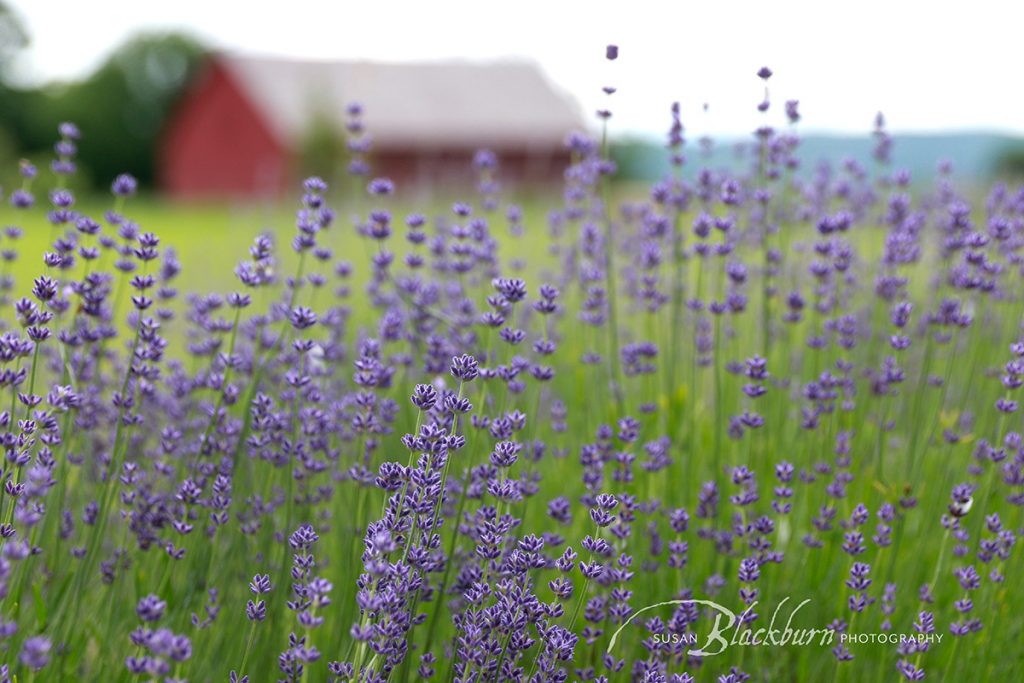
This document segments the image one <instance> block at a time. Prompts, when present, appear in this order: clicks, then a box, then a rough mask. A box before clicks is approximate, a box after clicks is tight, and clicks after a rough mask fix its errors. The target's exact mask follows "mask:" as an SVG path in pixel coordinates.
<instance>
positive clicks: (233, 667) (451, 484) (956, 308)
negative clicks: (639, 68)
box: [0, 47, 1024, 683]
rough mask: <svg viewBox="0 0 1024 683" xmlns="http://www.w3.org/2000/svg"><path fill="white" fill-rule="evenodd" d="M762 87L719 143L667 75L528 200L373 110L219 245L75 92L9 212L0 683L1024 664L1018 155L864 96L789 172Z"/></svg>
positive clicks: (777, 675)
mask: <svg viewBox="0 0 1024 683" xmlns="http://www.w3.org/2000/svg"><path fill="white" fill-rule="evenodd" d="M606 56H607V57H608V58H609V59H615V58H616V57H617V50H616V49H614V48H612V47H609V49H608V53H607V55H606ZM771 76H772V74H771V72H770V71H769V70H768V69H766V68H764V69H761V71H759V72H757V73H756V75H755V73H754V70H752V72H751V74H750V76H749V77H750V78H751V79H754V78H760V79H761V80H762V81H763V83H764V88H765V99H764V101H763V102H761V103H760V104H758V103H757V102H753V103H751V112H750V114H751V128H755V127H756V133H755V135H754V136H753V137H752V138H751V140H750V144H748V145H747V147H746V157H745V158H744V160H743V163H742V164H741V166H740V167H738V169H737V170H732V171H730V170H722V169H715V168H707V167H705V165H704V163H703V162H704V160H705V159H706V157H705V156H704V154H703V153H702V148H703V147H704V145H703V144H702V143H701V142H699V141H697V140H688V139H686V136H685V135H684V128H683V123H684V122H682V121H680V118H679V108H678V107H677V106H676V107H673V108H671V109H666V111H665V125H666V128H667V129H668V131H669V132H668V135H667V139H666V146H665V154H666V155H667V156H669V157H670V158H671V160H672V168H673V169H674V170H673V173H672V174H671V175H670V176H668V177H665V178H664V179H662V180H660V181H658V182H656V183H654V184H653V185H651V186H650V187H647V188H643V189H642V190H639V191H636V190H635V188H624V187H622V186H619V185H616V184H615V176H616V167H615V164H614V162H613V161H612V160H611V158H610V156H609V152H608V147H609V146H608V142H607V140H608V129H609V127H611V126H614V122H615V118H614V115H613V113H614V108H615V104H616V97H619V96H620V95H615V94H612V93H611V92H609V96H608V98H607V101H608V110H603V111H601V112H598V118H597V123H596V124H595V129H594V130H595V131H596V133H595V134H587V133H583V132H581V133H579V134H574V135H572V136H570V137H569V138H568V139H567V140H566V142H565V144H566V145H567V147H568V149H569V150H570V151H571V155H572V163H571V165H570V166H569V167H568V168H566V170H565V174H564V187H563V188H562V189H561V191H560V192H554V193H551V194H550V195H548V196H547V197H546V198H544V199H534V200H532V201H531V202H530V203H529V204H524V205H519V204H517V203H516V201H517V200H516V198H515V197H514V196H513V195H511V194H509V193H506V192H505V191H504V190H503V186H502V162H501V159H500V158H499V157H496V156H495V155H494V154H492V153H489V152H487V151H481V152H480V153H478V154H477V156H476V158H475V160H474V162H473V170H474V174H475V176H476V179H477V181H476V182H475V183H474V184H471V185H467V186H465V187H463V188H462V190H461V195H460V196H458V197H456V198H455V201H454V203H453V204H451V205H446V206H445V207H444V208H443V209H441V210H439V209H438V207H437V206H436V205H429V206H416V205H415V202H413V201H412V200H411V199H410V195H407V194H404V189H403V187H402V186H401V184H400V183H393V182H392V181H391V180H389V179H387V178H382V177H377V175H376V174H375V173H374V171H373V156H372V147H371V146H370V144H369V138H368V137H366V124H365V123H364V122H365V120H366V117H369V116H370V114H371V112H363V111H362V109H361V108H360V107H359V106H358V105H356V104H353V105H352V106H351V107H350V108H349V110H348V116H349V125H348V135H349V141H348V142H349V146H350V148H351V149H352V150H353V151H354V158H353V160H352V163H351V165H350V168H349V171H350V177H349V178H348V179H347V181H346V182H347V187H346V188H336V187H328V186H327V184H326V183H325V182H324V181H323V180H320V179H318V178H309V179H307V180H306V181H305V182H304V183H302V185H301V187H296V188H295V189H294V195H293V198H294V211H292V212H291V224H290V225H289V224H284V223H283V221H282V214H281V213H279V212H277V213H274V212H272V213H269V214H265V215H259V214H258V212H254V213H253V214H251V215H250V214H246V215H247V216H249V217H250V218H251V220H250V221H249V222H248V223H246V226H245V227H244V228H240V229H238V230H236V231H231V232H218V233H216V234H215V233H214V231H206V230H205V229H203V228H201V227H197V226H195V225H193V226H192V227H189V226H188V225H186V222H184V221H183V222H182V225H181V226H180V229H178V227H175V226H167V225H162V224H161V223H162V216H161V213H160V212H159V211H154V210H153V208H152V207H151V206H149V205H147V204H145V203H144V202H143V203H140V201H139V200H138V199H137V198H136V197H135V196H134V195H135V192H136V184H135V181H134V179H132V178H131V177H130V176H127V175H125V176H120V177H118V178H117V179H115V180H114V181H113V184H112V188H111V189H112V199H111V201H110V202H109V203H108V204H107V205H106V206H102V207H101V206H97V205H96V204H95V202H89V201H85V202H82V201H81V200H80V199H79V198H76V196H75V195H74V193H73V192H72V191H70V190H69V189H67V188H68V187H69V186H70V185H69V183H70V180H71V179H72V178H73V176H74V173H75V155H76V141H77V140H78V139H79V137H80V135H81V136H86V135H88V133H89V131H88V130H82V131H79V130H78V128H77V127H76V126H74V125H73V124H70V123H69V124H64V125H62V126H61V128H60V130H59V132H58V133H59V138H58V139H57V142H56V145H55V157H54V160H53V162H52V164H51V166H50V167H49V168H43V167H40V168H35V167H33V166H32V165H30V164H27V163H26V164H25V165H23V166H22V168H21V172H22V180H23V183H22V185H21V186H20V187H14V188H5V192H4V205H3V207H2V208H0V211H2V215H3V219H2V225H3V226H6V227H4V232H3V235H2V237H0V252H2V259H3V263H2V266H0V267H2V269H3V271H2V273H3V280H2V291H0V295H2V302H0V303H2V306H3V311H4V313H3V316H2V318H0V320H2V323H0V324H2V333H0V431H2V441H3V446H4V461H3V479H4V487H3V490H2V492H0V516H2V520H0V524H2V525H0V537H2V540H0V544H2V545H0V548H2V551H0V654H2V661H3V662H5V664H3V665H2V666H0V681H2V682H3V683H10V682H12V681H17V683H24V682H26V681H34V682H36V683H42V682H46V681H103V682H105V683H106V682H112V681H118V682H120V681H167V682H172V681H174V682H178V681H189V682H191V683H202V682H217V683H224V682H230V683H242V682H245V681H248V683H260V682H263V681H283V682H286V683H313V682H318V681H330V682H341V681H365V682H367V683H370V682H384V681H390V682H394V683H401V682H404V681H438V682H442V683H447V682H449V681H474V682H481V683H482V682H484V681H494V682H501V681H537V682H540V681H643V682H645V683H654V682H661V681H666V682H671V683H682V682H686V681H702V682H704V681H707V682H716V683H743V682H745V681H752V682H757V681H783V682H797V681H800V682H819V681H846V682H854V681H872V682H874V681H899V680H909V681H918V680H929V681H933V680H939V681H945V680H949V681H958V680H963V679H964V678H965V677H969V678H970V679H971V680H975V681H979V682H980V681H1012V680H1018V679H1019V678H1020V676H1021V674H1022V672H1024V662H1022V656H1024V655H1022V651H1021V648H1020V645H1019V644H1020V642H1021V638H1022V636H1024V620H1022V619H1021V617H1020V609H1019V607H1020V604H1021V603H1020V592H1019V590H1017V589H1014V588H1013V586H1014V585H1015V583H1016V581H1018V580H1019V579H1020V578H1021V572H1022V570H1024V566H1022V559H1021V557H1022V552H1021V549H1018V548H1016V545H1017V538H1018V535H1019V534H1020V533H1021V527H1022V523H1024V520H1022V518H1021V505H1022V504H1024V436H1022V425H1021V422H1020V415H1021V413H1020V410H1019V405H1018V398H1019V388H1020V387H1021V385H1022V384H1024V332H1022V326H1021V323H1022V314H1024V188H1012V187H1006V186H1003V185H997V186H993V187H991V188H990V189H989V190H988V191H987V192H986V193H984V194H981V195H979V194H978V193H977V192H975V191H970V192H968V191H966V190H963V191H962V190H960V189H958V187H957V185H956V184H954V182H953V169H950V168H949V167H946V166H937V170H936V173H935V175H934V176H933V177H928V178H922V177H915V178H911V177H910V176H909V174H907V173H905V172H903V171H901V170H900V169H899V168H897V167H895V166H894V165H893V164H891V163H890V156H891V151H892V139H891V138H890V136H889V134H888V133H887V132H886V127H885V122H884V119H883V118H882V117H881V116H879V118H878V120H877V121H876V122H874V126H875V127H874V132H873V136H874V142H875V163H874V164H873V165H871V166H870V167H866V166H861V165H859V164H857V163H855V162H848V163H842V162H839V163H832V164H831V165H829V164H822V165H821V166H818V167H814V168H806V167H803V166H801V165H800V164H799V163H798V162H797V160H796V159H797V157H796V153H797V150H798V149H799V144H800V140H799V135H798V131H799V120H800V110H799V104H798V103H797V102H795V101H791V102H775V101H772V100H771V98H770V90H771ZM608 90H609V91H612V90H613V89H612V88H608ZM758 110H759V111H758ZM871 124H872V122H870V121H868V122H865V127H866V128H868V127H870V126H871ZM937 154H938V155H941V150H938V151H937ZM937 161H938V159H937ZM351 187H357V188H359V194H358V196H357V197H353V193H352V192H351V191H350V190H349V188H351ZM342 190H344V191H342ZM420 212H422V213H420ZM176 237H177V238H179V239H180V240H182V242H183V243H182V244H176V243H175V238H176Z"/></svg>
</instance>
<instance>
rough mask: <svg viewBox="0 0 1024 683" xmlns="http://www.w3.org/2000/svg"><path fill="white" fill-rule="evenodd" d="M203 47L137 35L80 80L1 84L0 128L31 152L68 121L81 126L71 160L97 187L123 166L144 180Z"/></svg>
mask: <svg viewBox="0 0 1024 683" xmlns="http://www.w3.org/2000/svg"><path fill="white" fill-rule="evenodd" d="M0 17H2V12H0ZM0 25H2V20H0ZM204 52H205V51H204V48H203V47H202V45H200V44H199V43H198V42H196V41H195V40H194V39H192V38H190V37H187V36H183V35H179V34H173V33H172V34H147V35H142V36H139V37H137V38H134V39H132V40H130V41H129V42H127V43H126V44H125V45H123V46H122V47H121V48H119V49H118V50H117V51H116V52H114V53H113V54H112V55H111V56H110V58H108V59H107V61H106V62H105V63H104V64H103V65H102V66H100V68H99V69H97V70H96V72H95V73H93V74H92V75H91V76H89V77H88V78H87V79H85V80H83V81H80V82H75V83H67V84H53V85H48V86H45V87H43V88H40V89H9V90H8V91H7V92H5V93H4V97H3V98H0V127H2V128H4V129H6V130H7V131H8V134H9V135H10V137H11V138H13V139H14V140H16V141H17V143H18V153H19V154H21V155H29V156H36V155H40V154H41V153H45V152H46V151H47V150H49V149H50V148H51V146H52V145H53V143H54V141H55V140H56V138H57V125H58V124H59V123H60V122H61V121H73V122H75V123H76V124H78V125H79V127H80V128H81V129H82V130H83V131H86V134H85V135H84V136H83V138H82V140H81V141H80V145H79V150H80V152H79V157H78V160H79V165H80V167H81V169H82V171H84V172H85V174H86V175H87V176H88V177H89V178H91V179H92V181H93V183H94V184H95V185H96V186H97V187H105V186H106V184H107V183H109V182H110V181H111V180H112V179H113V178H114V177H115V176H117V174H118V173H123V172H128V173H131V174H132V175H134V176H136V177H137V178H138V179H139V181H140V182H141V183H142V184H143V185H150V184H152V182H153V180H154V178H155V170H156V168H155V166H156V165H155V158H154V157H155V152H156V144H157V141H158V139H159V135H160V131H161V129H162V127H163V125H164V122H165V121H166V119H167V116H168V113H169V112H170V110H171V109H172V108H173V106H174V103H175V102H176V100H177V98H178V96H179V95H180V94H181V92H182V90H183V88H184V87H185V86H186V85H187V84H188V82H189V79H190V78H191V77H192V76H193V75H194V73H195V71H196V69H197V68H198V67H199V66H200V64H201V62H202V58H203V55H204ZM43 156H45V154H43Z"/></svg>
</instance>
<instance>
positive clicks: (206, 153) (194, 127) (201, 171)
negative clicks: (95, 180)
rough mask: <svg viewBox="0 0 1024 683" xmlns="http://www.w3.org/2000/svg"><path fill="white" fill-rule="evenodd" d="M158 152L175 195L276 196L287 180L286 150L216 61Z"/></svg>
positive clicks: (182, 107)
mask: <svg viewBox="0 0 1024 683" xmlns="http://www.w3.org/2000/svg"><path fill="white" fill-rule="evenodd" d="M159 154H160V161H159V166H158V167H159V169H160V182H161V187H162V188H163V189H164V191H165V192H166V193H167V194H169V195H170V196H171V197H173V198H178V199H196V198H216V197H252V196H276V195H280V194H281V193H282V192H284V190H285V189H286V184H287V181H288V164H289V154H288V152H287V150H286V149H285V147H284V146H283V145H282V144H281V143H280V142H279V141H278V140H277V139H276V138H275V136H274V134H273V133H272V132H271V130H270V128H269V127H268V126H267V124H266V123H265V122H264V121H263V120H262V118H261V116H260V115H259V113H258V112H257V111H256V110H255V109H254V108H253V106H252V104H251V103H250V102H249V100H248V99H247V98H246V97H245V95H244V94H243V93H242V91H241V90H240V89H239V88H238V87H237V85H236V84H235V83H234V81H233V80H232V78H231V77H230V76H229V75H228V73H227V72H226V70H225V69H224V68H223V67H222V66H220V65H219V64H218V63H217V61H216V60H211V62H210V64H209V66H208V67H207V69H206V70H205V72H204V74H203V75H201V76H200V77H199V79H198V81H197V83H196V85H195V86H193V87H192V88H191V89H190V91H189V92H188V93H187V94H186V95H185V97H184V98H183V100H182V101H181V102H180V103H179V104H178V106H177V107H176V109H175V111H174V113H173V115H172V116H171V118H170V125H169V126H168V128H167V130H166V131H165V133H164V135H163V136H162V144H161V149H160V151H159Z"/></svg>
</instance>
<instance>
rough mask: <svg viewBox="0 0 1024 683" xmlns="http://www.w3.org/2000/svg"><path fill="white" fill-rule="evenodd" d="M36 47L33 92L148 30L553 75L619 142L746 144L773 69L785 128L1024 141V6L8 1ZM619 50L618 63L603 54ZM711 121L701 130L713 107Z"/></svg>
mask: <svg viewBox="0 0 1024 683" xmlns="http://www.w3.org/2000/svg"><path fill="white" fill-rule="evenodd" d="M8 2H9V4H10V5H11V6H13V8H14V9H15V11H16V12H18V14H19V15H20V16H21V17H22V19H23V20H24V22H25V24H26V25H27V28H28V30H29V32H30V34H31V37H32V45H31V48H30V50H29V52H28V53H27V54H26V55H25V57H24V58H22V60H21V61H20V62H19V68H20V74H21V77H22V78H23V80H29V81H39V80H45V79H50V78H69V77H75V76H81V75H83V74H85V73H87V72H88V71H89V70H90V69H92V68H94V67H96V66H97V65H98V64H99V63H100V62H101V61H102V59H103V57H104V56H105V55H106V54H107V53H109V52H110V51H111V50H112V49H114V47H116V46H117V45H118V44H119V43H120V42H121V41H122V40H123V39H125V38H126V37H127V36H129V35H131V34H132V33H134V32H136V31H138V30H142V29H184V30H187V31H190V32H192V33H193V34H195V35H197V36H198V37H199V38H201V39H204V40H206V41H207V42H209V43H210V44H212V45H213V46H214V47H219V48H225V49H230V50H237V51H245V52H255V53H262V54H271V55H282V56H294V57H306V58H335V59H351V58H364V59H379V60H393V61H405V60H417V59H444V58H453V57H457V58H467V59H474V60H487V59H496V58H507V57H520V58H529V59H532V60H534V61H536V62H539V63H540V64H541V65H542V67H543V68H544V69H545V71H546V72H547V73H548V75H549V76H550V77H551V78H552V79H553V80H554V81H555V82H556V83H558V84H559V85H561V86H562V87H563V88H564V89H566V90H568V91H569V92H571V93H572V94H573V95H575V96H576V97H577V99H578V100H579V101H580V102H581V103H582V105H583V107H584V111H586V112H588V113H590V112H592V111H594V110H595V109H597V108H599V107H602V106H605V105H606V104H608V102H607V98H605V97H604V95H603V94H602V93H601V92H600V88H601V86H604V85H613V86H616V87H618V89H619V91H618V93H616V94H615V95H614V96H613V97H612V98H611V102H610V107H611V108H612V109H613V111H614V112H615V115H614V118H613V119H612V124H613V127H614V128H615V129H618V130H620V131H621V130H628V131H633V132H651V133H660V132H662V131H663V130H665V129H666V128H667V126H668V122H669V119H668V108H669V105H670V103H671V102H672V101H673V100H676V99H678V100H680V101H681V102H682V105H683V123H684V125H685V126H686V128H687V131H688V134H689V135H690V136H694V135H701V134H704V133H712V134H742V133H747V132H749V131H751V130H752V129H753V128H755V127H756V126H757V125H759V124H760V122H761V121H762V120H763V119H762V118H760V115H759V114H758V112H757V111H756V109H755V106H756V104H757V102H759V101H760V98H761V92H762V91H761V84H760V81H758V79H757V78H756V76H755V72H756V71H757V69H758V68H759V67H760V66H762V65H767V66H769V67H771V68H772V70H773V71H774V72H775V76H774V77H773V78H772V80H771V90H772V100H773V103H774V105H773V111H772V113H771V114H770V116H771V117H772V121H773V122H775V123H778V122H780V121H781V119H782V111H781V110H782V106H781V105H782V102H783V100H785V99H790V98H796V99H799V100H800V101H801V110H802V113H803V116H804V123H803V124H802V125H803V126H805V129H810V130H828V131H841V132H849V133H864V132H866V131H867V130H869V129H870V127H871V124H872V120H873V117H874V114H875V112H876V111H878V110H882V111H884V112H885V114H886V118H887V120H888V122H889V124H890V127H891V128H892V129H893V130H896V131H938V130H996V131H1007V132H1016V133H1024V85H1022V84H1024V79H1022V73H1024V72H1022V69H1021V68H1020V67H1021V65H1022V63H1024V60H1022V55H1024V51H1022V48H1021V45H1022V38H1021V28H1022V26H1024V3H1021V2H1019V0H971V1H970V2H965V1H964V0H954V1H952V2H951V1H948V0H932V1H930V2H929V1H922V0H845V1H843V2H836V1H835V0H760V1H758V0H697V1H694V0H618V1H617V2H604V1H576V0H571V1H570V0H539V1H538V0H511V1H510V0H475V1H473V0H362V1H361V2H354V1H353V0H320V1H317V0H287V2H278V1H277V0H8ZM610 42H614V43H617V44H618V45H619V46H620V57H619V59H618V61H616V62H611V63H610V62H607V61H605V59H604V46H605V45H606V44H607V43H610ZM704 102H708V103H709V104H710V110H709V113H708V114H706V115H705V114H703V112H702V107H701V105H702V103H704Z"/></svg>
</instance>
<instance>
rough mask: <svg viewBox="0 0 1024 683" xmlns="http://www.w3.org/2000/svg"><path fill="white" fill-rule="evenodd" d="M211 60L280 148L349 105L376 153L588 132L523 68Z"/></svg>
mask: <svg viewBox="0 0 1024 683" xmlns="http://www.w3.org/2000/svg"><path fill="white" fill-rule="evenodd" d="M217 59H218V60H219V62H220V63H221V64H222V65H223V66H224V67H225V68H226V69H227V70H228V72H229V73H231V74H232V75H233V76H234V77H235V80H236V81H237V83H238V85H239V86H240V87H241V88H242V89H243V90H244V92H245V93H246V94H247V95H248V97H249V98H250V99H251V100H252V102H253V104H254V105H255V106H256V107H257V108H258V109H259V110H260V111H261V112H262V113H263V114H264V116H265V117H266V119H267V122H268V123H269V125H270V126H271V128H272V129H273V130H274V131H275V133H277V134H278V135H279V136H280V137H281V139H282V141H285V142H294V141H295V140H297V139H299V136H301V135H302V133H303V132H304V131H305V130H307V129H308V127H309V125H310V124H311V123H312V122H313V121H314V120H315V119H316V117H326V118H327V120H329V121H332V122H334V123H335V124H336V125H338V126H339V128H340V126H342V125H343V124H344V121H345V107H346V106H347V105H348V104H350V103H352V102H359V103H361V104H362V105H363V107H364V111H365V114H364V120H365V123H366V128H367V130H368V132H369V133H370V134H371V136H372V137H373V140H374V145H375V146H376V147H378V148H381V147H384V148H387V147H398V146H401V147H410V146H412V147H426V148H430V147H452V146H457V147H469V146H483V145H490V146H495V147H502V146H516V147H550V146H552V145H559V144H561V143H562V141H563V140H564V138H565V135H566V134H567V133H569V132H571V131H573V130H579V129H581V128H583V127H584V125H585V124H584V122H583V118H582V116H581V114H580V110H579V107H578V106H577V104H576V102H575V101H574V100H573V99H571V98H570V97H569V96H567V95H566V94H565V93H563V92H561V91H560V90H558V89H557V88H556V87H555V86H554V85H553V84H552V83H551V82H550V81H548V79H547V78H546V77H545V75H544V74H543V73H542V72H541V70H540V69H539V68H538V67H537V66H536V65H534V64H531V63H528V62H520V61H494V62H468V61H445V62H421V63H407V64H399V63H380V62H360V61H353V62H329V61H297V60H290V59H275V58H262V57H249V56H239V55H219V56H218V57H217Z"/></svg>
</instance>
